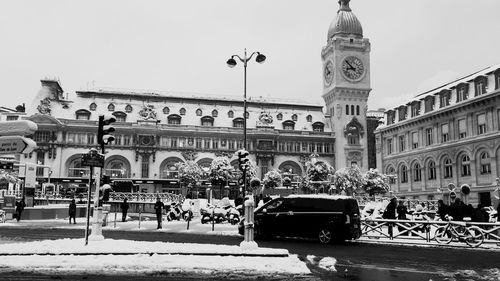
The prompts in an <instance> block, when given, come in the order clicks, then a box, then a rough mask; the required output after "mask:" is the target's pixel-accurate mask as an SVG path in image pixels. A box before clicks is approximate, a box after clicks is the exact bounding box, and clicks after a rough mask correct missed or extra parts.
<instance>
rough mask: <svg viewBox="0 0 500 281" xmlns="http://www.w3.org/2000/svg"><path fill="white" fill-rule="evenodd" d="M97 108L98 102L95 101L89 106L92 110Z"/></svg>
mask: <svg viewBox="0 0 500 281" xmlns="http://www.w3.org/2000/svg"><path fill="white" fill-rule="evenodd" d="M96 108H97V104H95V102H93V103H91V104H90V106H89V109H90V111H95V110H96Z"/></svg>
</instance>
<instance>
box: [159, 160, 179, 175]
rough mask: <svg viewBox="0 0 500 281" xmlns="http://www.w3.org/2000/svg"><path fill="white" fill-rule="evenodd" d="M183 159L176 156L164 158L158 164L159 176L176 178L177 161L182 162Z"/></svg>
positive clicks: (177, 172)
mask: <svg viewBox="0 0 500 281" xmlns="http://www.w3.org/2000/svg"><path fill="white" fill-rule="evenodd" d="M182 162H183V161H182V160H181V159H180V158H177V157H170V158H167V159H166V160H164V161H163V162H162V163H161V165H160V178H162V179H177V178H179V171H178V169H177V165H176V164H177V163H182Z"/></svg>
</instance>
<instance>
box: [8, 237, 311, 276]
mask: <svg viewBox="0 0 500 281" xmlns="http://www.w3.org/2000/svg"><path fill="white" fill-rule="evenodd" d="M73 253H75V254H83V255H75V254H73ZM111 253H115V254H111ZM169 253H173V254H169ZM175 253H178V254H175ZM190 253H206V254H207V255H191V254H190ZM284 253H285V254H288V251H286V250H282V249H270V248H258V249H247V250H245V249H241V248H240V247H238V246H226V245H213V244H190V243H164V242H144V241H130V240H113V239H105V240H103V241H90V242H89V245H88V246H85V245H84V239H61V240H44V241H34V242H27V243H12V244H2V247H1V248H0V254H3V255H5V254H10V256H8V257H3V258H0V273H1V272H13V271H27V272H36V273H39V274H54V273H71V274H82V273H85V274H106V275H116V274H134V275H141V274H145V273H146V274H152V273H165V272H168V273H199V274H217V273H232V274H235V273H236V274H248V275H252V276H253V275H262V276H266V275H269V274H286V275H295V274H299V275H301V274H302V275H307V274H310V271H309V269H308V268H307V266H306V265H305V264H304V263H303V262H301V261H300V260H299V258H298V257H297V256H296V255H285V256H284V257H269V256H258V257H257V256H237V255H241V254H260V255H273V254H284ZM18 254H19V255H18ZM23 254H24V255H23ZM40 254H44V255H40ZM45 254H48V255H45ZM125 254H126V255H125ZM208 254H210V256H209V255H208ZM218 254H219V255H218ZM21 255H23V256H21ZM235 255H236V256H235Z"/></svg>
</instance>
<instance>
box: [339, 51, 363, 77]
mask: <svg viewBox="0 0 500 281" xmlns="http://www.w3.org/2000/svg"><path fill="white" fill-rule="evenodd" d="M342 73H343V74H344V77H345V78H346V79H348V80H351V81H358V80H360V79H361V77H362V76H363V74H364V73H365V67H364V66H363V62H362V61H361V59H359V58H357V57H353V56H350V57H347V58H345V59H344V61H343V62H342Z"/></svg>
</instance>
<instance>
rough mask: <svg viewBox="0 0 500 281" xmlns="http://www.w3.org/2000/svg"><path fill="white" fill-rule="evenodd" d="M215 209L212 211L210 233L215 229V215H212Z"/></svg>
mask: <svg viewBox="0 0 500 281" xmlns="http://www.w3.org/2000/svg"><path fill="white" fill-rule="evenodd" d="M214 210H215V208H213V209H212V231H214V228H215V214H214Z"/></svg>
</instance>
